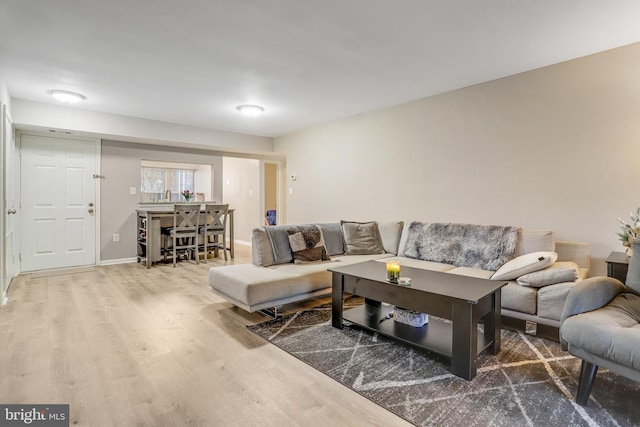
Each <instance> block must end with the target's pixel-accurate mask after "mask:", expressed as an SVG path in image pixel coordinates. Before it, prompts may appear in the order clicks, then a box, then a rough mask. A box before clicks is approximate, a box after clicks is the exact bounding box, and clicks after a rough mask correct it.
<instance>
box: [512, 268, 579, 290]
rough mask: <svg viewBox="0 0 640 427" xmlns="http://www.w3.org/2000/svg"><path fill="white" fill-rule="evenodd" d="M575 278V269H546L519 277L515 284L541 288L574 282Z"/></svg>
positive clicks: (576, 274) (576, 276) (576, 273)
mask: <svg viewBox="0 0 640 427" xmlns="http://www.w3.org/2000/svg"><path fill="white" fill-rule="evenodd" d="M577 278H578V271H577V270H576V269H575V268H546V269H544V270H540V271H534V272H533V273H528V274H525V275H524V276H520V277H518V278H517V279H516V282H518V284H519V285H522V286H529V287H532V288H541V287H543V286H548V285H555V284H556V283H562V282H574V281H575V280H576V279H577Z"/></svg>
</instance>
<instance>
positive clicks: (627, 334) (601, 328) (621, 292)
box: [560, 241, 640, 406]
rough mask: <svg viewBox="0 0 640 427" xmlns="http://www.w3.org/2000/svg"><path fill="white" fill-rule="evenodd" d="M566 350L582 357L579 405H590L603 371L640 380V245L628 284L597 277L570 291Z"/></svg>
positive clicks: (563, 334) (563, 333)
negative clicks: (597, 379)
mask: <svg viewBox="0 0 640 427" xmlns="http://www.w3.org/2000/svg"><path fill="white" fill-rule="evenodd" d="M560 322H561V325H560V342H561V344H562V348H563V349H564V350H568V351H569V353H571V354H572V355H574V356H576V357H579V358H581V359H582V369H581V371H580V382H579V384H578V392H577V394H576V403H578V404H579V405H582V406H584V405H586V404H587V401H588V400H589V394H590V393H591V387H592V386H593V382H594V380H595V377H596V373H597V372H598V367H599V366H600V367H603V368H606V369H609V370H611V371H613V372H615V373H617V374H619V375H622V376H625V377H627V378H630V379H632V380H634V381H640V241H637V242H636V243H635V244H634V246H633V256H632V257H631V260H630V262H629V270H628V273H627V279H626V285H625V284H623V283H622V282H620V281H619V280H616V279H612V278H609V277H592V278H590V279H586V280H583V281H581V282H579V283H578V284H577V285H576V286H574V287H573V289H572V290H571V291H570V292H569V295H568V297H567V300H566V302H565V305H564V310H563V312H562V317H561V319H560Z"/></svg>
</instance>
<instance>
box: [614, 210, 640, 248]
mask: <svg viewBox="0 0 640 427" xmlns="http://www.w3.org/2000/svg"><path fill="white" fill-rule="evenodd" d="M629 218H630V219H631V223H627V222H626V221H623V220H622V219H620V218H618V223H620V232H618V233H616V234H617V235H618V237H619V238H620V240H621V241H622V245H623V246H625V247H626V248H627V250H626V252H627V255H629V256H631V254H632V253H633V242H634V241H635V240H636V239H637V238H638V236H640V208H638V209H637V210H636V213H635V214H634V213H633V212H629Z"/></svg>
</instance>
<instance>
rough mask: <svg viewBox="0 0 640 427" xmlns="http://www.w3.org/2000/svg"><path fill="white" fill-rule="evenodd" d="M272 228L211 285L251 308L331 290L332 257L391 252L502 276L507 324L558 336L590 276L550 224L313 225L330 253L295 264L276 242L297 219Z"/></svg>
mask: <svg viewBox="0 0 640 427" xmlns="http://www.w3.org/2000/svg"><path fill="white" fill-rule="evenodd" d="M307 226H309V225H303V226H300V227H303V228H304V227H307ZM276 227H281V228H280V229H277V228H276ZM276 227H258V228H256V229H254V230H253V236H252V245H253V249H252V250H253V264H247V265H231V266H222V267H213V268H211V269H210V271H209V284H210V286H211V288H212V290H213V292H215V293H216V294H218V295H220V296H222V297H223V298H225V299H226V300H228V301H229V302H231V303H232V304H234V305H236V306H238V307H240V308H242V309H244V310H247V311H249V312H254V311H258V310H263V309H270V308H273V307H277V306H281V305H283V304H288V303H292V302H296V301H301V300H305V299H309V298H313V297H316V296H323V295H329V294H330V293H331V273H330V272H328V271H327V270H328V269H329V268H331V267H334V266H336V265H338V264H339V265H345V264H353V263H358V262H364V261H369V260H379V261H385V260H389V259H396V260H398V261H399V262H400V264H401V265H406V266H411V267H417V268H425V269H429V270H437V271H443V272H447V273H450V274H462V275H467V276H474V277H482V278H487V279H490V278H494V279H497V280H507V281H508V284H507V285H506V286H505V287H503V288H502V315H503V318H505V317H506V318H507V319H505V320H506V321H505V324H506V325H513V326H517V327H520V328H522V327H524V326H530V323H533V324H534V325H544V326H547V327H551V328H553V329H552V330H554V331H555V335H557V329H558V328H559V326H560V318H561V314H562V309H563V306H564V301H565V299H566V297H567V295H568V293H569V291H570V289H571V288H572V287H573V286H574V285H575V284H576V283H578V282H579V281H580V280H582V279H585V278H587V277H588V273H589V266H590V246H589V244H588V243H583V242H567V241H557V242H556V240H555V234H554V232H553V231H552V230H522V229H520V228H517V227H497V226H482V225H470V224H439V223H422V222H417V221H414V222H411V223H410V224H409V225H408V226H405V224H404V222H403V221H384V222H380V223H376V222H369V223H358V222H350V221H342V222H340V223H325V224H317V227H318V228H319V229H320V230H321V231H322V243H323V245H324V247H325V249H326V253H327V255H328V256H329V257H330V260H328V261H318V262H308V263H296V260H295V259H294V256H293V254H289V256H287V254H286V252H287V251H286V248H285V250H282V248H280V249H278V247H279V246H286V245H285V244H284V243H286V242H284V240H285V238H284V237H283V236H282V234H283V233H285V232H286V230H288V229H291V227H294V228H295V227H298V226H295V225H294V226H291V225H289V226H276ZM491 227H494V228H491ZM492 230H493V231H492ZM487 232H489V233H491V232H493V233H494V234H493V235H492V234H483V233H487ZM278 233H280V236H279V237H278V236H277V235H278ZM507 235H508V236H507ZM274 236H276V237H274ZM496 236H497V240H496ZM505 236H507V237H505ZM278 239H280V240H281V241H280V243H277V241H278ZM500 239H502V240H500ZM274 242H276V243H274ZM367 245H369V246H368V247H367ZM436 246H437V247H438V248H437V250H433V248H434V247H436ZM289 251H290V248H289ZM478 251H481V252H482V251H484V252H485V254H484V255H480V261H478V260H477V259H471V260H470V261H469V260H468V259H466V258H469V254H471V258H474V257H476V255H477V254H476V252H478ZM496 254H497V255H496ZM465 257H466V258H465ZM483 257H484V258H483ZM476 258H477V257H476ZM483 263H484V264H483ZM527 322H529V323H527ZM556 339H557V338H556Z"/></svg>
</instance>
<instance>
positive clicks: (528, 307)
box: [501, 282, 538, 314]
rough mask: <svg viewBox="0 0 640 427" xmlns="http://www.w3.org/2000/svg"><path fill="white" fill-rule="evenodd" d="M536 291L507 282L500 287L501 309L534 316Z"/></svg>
mask: <svg viewBox="0 0 640 427" xmlns="http://www.w3.org/2000/svg"><path fill="white" fill-rule="evenodd" d="M537 295H538V290H537V289H536V288H528V287H526V286H520V285H518V284H517V283H516V282H508V283H507V284H506V285H505V286H503V287H502V304H501V305H502V308H506V309H508V310H513V311H519V312H520V313H528V314H536V302H537Z"/></svg>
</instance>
